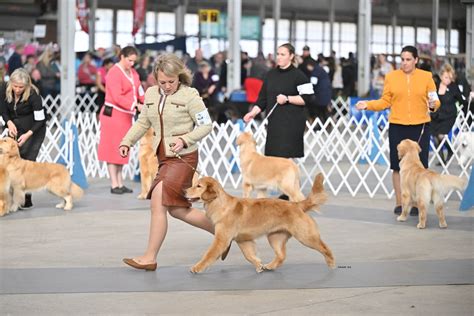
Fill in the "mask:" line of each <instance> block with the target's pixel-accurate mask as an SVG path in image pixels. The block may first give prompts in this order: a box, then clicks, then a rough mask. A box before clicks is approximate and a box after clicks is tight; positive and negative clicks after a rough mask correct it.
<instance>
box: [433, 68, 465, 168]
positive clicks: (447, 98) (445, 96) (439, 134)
mask: <svg viewBox="0 0 474 316" xmlns="http://www.w3.org/2000/svg"><path fill="white" fill-rule="evenodd" d="M454 75H455V73H454V69H453V67H451V65H449V64H445V65H444V66H443V67H442V68H441V71H440V79H441V81H440V83H439V85H438V87H437V88H438V90H437V91H438V97H439V100H440V102H441V106H440V108H439V109H438V111H436V112H433V113H431V134H432V135H433V136H434V140H435V145H436V147H439V145H440V143H441V142H442V140H443V138H444V136H445V135H447V134H448V133H449V132H450V131H451V129H452V128H453V125H454V123H455V122H456V117H457V115H458V109H457V108H456V101H458V102H459V103H460V104H462V105H464V104H465V103H466V99H465V98H464V96H463V95H462V94H461V91H459V88H458V86H457V85H456V83H455V81H454ZM444 146H445V147H446V150H447V154H448V155H447V156H446V157H445V156H444V152H443V149H442V148H441V152H440V156H441V159H442V160H443V162H444V163H446V162H448V161H449V160H450V159H451V156H452V155H453V150H452V148H451V146H450V145H449V143H448V142H445V144H444Z"/></svg>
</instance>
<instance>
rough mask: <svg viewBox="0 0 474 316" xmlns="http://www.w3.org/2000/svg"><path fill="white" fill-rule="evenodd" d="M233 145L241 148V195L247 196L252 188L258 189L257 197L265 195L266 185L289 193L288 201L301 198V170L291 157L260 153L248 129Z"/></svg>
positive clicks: (302, 198) (300, 199)
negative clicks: (268, 155)
mask: <svg viewBox="0 0 474 316" xmlns="http://www.w3.org/2000/svg"><path fill="white" fill-rule="evenodd" d="M236 144H237V146H239V147H240V167H241V169H242V178H243V179H242V189H243V193H244V197H250V193H251V191H252V190H253V189H257V191H258V193H257V197H265V196H266V191H267V189H268V188H277V189H279V190H280V191H281V192H283V193H284V194H286V195H288V197H289V198H290V201H295V202H297V201H302V200H304V195H303V193H301V189H300V172H299V169H298V166H297V165H296V164H295V163H294V162H293V161H292V160H290V159H287V158H280V157H267V156H263V155H261V154H259V153H258V152H257V143H256V142H255V140H254V139H253V137H252V135H251V134H250V133H248V132H244V133H242V134H240V135H239V137H237V141H236Z"/></svg>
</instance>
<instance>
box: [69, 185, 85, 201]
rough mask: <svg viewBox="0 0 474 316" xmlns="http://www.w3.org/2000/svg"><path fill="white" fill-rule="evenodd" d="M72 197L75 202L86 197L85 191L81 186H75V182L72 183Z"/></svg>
mask: <svg viewBox="0 0 474 316" xmlns="http://www.w3.org/2000/svg"><path fill="white" fill-rule="evenodd" d="M71 195H72V198H73V199H74V200H79V199H80V198H82V196H83V195H84V191H83V190H82V189H81V187H80V186H78V185H77V184H75V183H74V182H72V183H71Z"/></svg>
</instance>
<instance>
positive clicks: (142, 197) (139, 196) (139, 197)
mask: <svg viewBox="0 0 474 316" xmlns="http://www.w3.org/2000/svg"><path fill="white" fill-rule="evenodd" d="M146 196H147V194H146V193H140V194H139V195H138V196H137V199H139V200H146Z"/></svg>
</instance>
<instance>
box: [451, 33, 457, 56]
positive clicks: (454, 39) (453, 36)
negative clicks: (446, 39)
mask: <svg viewBox="0 0 474 316" xmlns="http://www.w3.org/2000/svg"><path fill="white" fill-rule="evenodd" d="M451 53H453V54H459V32H458V30H451Z"/></svg>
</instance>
